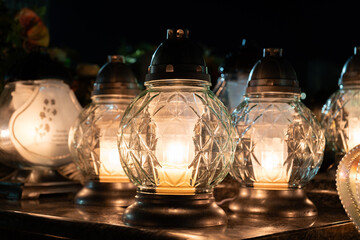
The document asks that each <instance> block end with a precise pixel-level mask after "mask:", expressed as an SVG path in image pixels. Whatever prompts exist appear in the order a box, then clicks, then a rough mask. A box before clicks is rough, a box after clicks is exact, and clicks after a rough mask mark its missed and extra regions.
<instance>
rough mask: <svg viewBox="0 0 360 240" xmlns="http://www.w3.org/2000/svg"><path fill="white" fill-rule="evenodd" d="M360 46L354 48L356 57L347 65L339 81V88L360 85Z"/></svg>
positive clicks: (347, 62) (349, 60) (351, 58)
mask: <svg viewBox="0 0 360 240" xmlns="http://www.w3.org/2000/svg"><path fill="white" fill-rule="evenodd" d="M359 52H360V46H359V47H354V55H353V56H351V57H350V58H349V59H348V60H347V61H346V63H345V65H344V67H343V69H342V72H341V76H340V79H339V86H356V85H360V53H359Z"/></svg>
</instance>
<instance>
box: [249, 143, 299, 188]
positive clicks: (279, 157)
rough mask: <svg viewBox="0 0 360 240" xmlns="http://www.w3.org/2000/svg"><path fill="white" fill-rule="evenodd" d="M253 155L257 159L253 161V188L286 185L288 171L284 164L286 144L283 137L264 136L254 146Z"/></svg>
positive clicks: (284, 186) (288, 176) (282, 186)
mask: <svg viewBox="0 0 360 240" xmlns="http://www.w3.org/2000/svg"><path fill="white" fill-rule="evenodd" d="M255 156H256V159H257V160H258V161H253V166H254V175H255V179H256V181H255V182H254V187H255V188H275V189H276V188H287V187H288V182H289V178H290V172H288V171H287V166H286V165H285V164H284V163H285V161H286V156H287V146H286V143H285V141H284V140H283V139H280V138H264V139H263V140H262V141H261V142H258V144H257V146H256V147H255ZM291 165H292V163H291ZM290 168H291V166H290Z"/></svg>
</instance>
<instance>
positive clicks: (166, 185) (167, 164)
mask: <svg viewBox="0 0 360 240" xmlns="http://www.w3.org/2000/svg"><path fill="white" fill-rule="evenodd" d="M164 145H165V146H164V148H163V159H162V160H163V162H162V167H161V168H157V170H158V178H159V183H158V187H157V189H156V192H157V193H159V194H193V193H194V192H195V188H194V187H193V186H191V184H190V180H191V173H192V168H188V166H187V161H188V154H189V149H188V147H187V145H189V144H188V143H186V142H181V141H169V142H166V143H164Z"/></svg>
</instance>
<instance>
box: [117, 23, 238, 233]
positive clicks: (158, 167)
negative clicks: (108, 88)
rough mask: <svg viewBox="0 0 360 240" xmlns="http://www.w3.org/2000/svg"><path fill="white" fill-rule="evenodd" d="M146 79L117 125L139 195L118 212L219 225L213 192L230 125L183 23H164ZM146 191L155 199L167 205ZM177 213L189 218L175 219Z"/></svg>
mask: <svg viewBox="0 0 360 240" xmlns="http://www.w3.org/2000/svg"><path fill="white" fill-rule="evenodd" d="M145 86H146V87H147V89H146V90H145V91H144V92H142V93H141V94H140V96H139V97H138V98H137V99H135V100H134V101H133V102H132V103H131V104H130V106H129V107H128V109H127V110H126V113H125V115H124V117H123V119H122V121H121V125H120V130H119V150H120V155H121V161H122V164H123V167H124V170H125V172H126V173H127V175H128V176H129V178H130V180H131V181H132V182H133V183H134V184H135V185H136V186H137V187H138V195H137V201H138V202H136V203H135V204H134V205H132V206H130V207H129V208H128V209H127V211H126V212H125V213H124V221H125V223H127V224H131V225H147V226H151V225H156V224H158V225H162V226H174V225H175V226H191V227H195V226H209V225H221V224H224V223H225V222H226V216H225V213H223V212H222V210H220V209H219V208H218V207H217V206H216V204H215V202H214V200H213V198H212V191H213V187H214V186H215V185H216V184H218V183H219V182H220V181H221V180H222V179H223V178H224V177H225V176H226V174H227V173H228V171H229V167H230V165H231V163H232V159H233V150H234V139H233V129H232V126H231V121H230V117H229V115H228V113H227V110H226V108H225V106H224V105H223V104H222V103H221V102H220V101H219V100H218V99H217V98H216V97H215V95H214V94H213V93H212V92H211V91H210V90H209V86H210V82H209V75H208V74H207V69H206V66H205V62H204V60H203V58H202V54H201V51H200V50H199V48H198V46H197V45H195V44H194V43H192V42H191V41H190V40H189V39H188V32H187V31H186V30H185V31H184V30H182V29H178V30H177V31H173V30H168V36H167V39H166V40H165V42H163V43H162V44H161V45H160V46H159V48H158V49H157V50H156V52H155V53H154V55H153V58H152V61H151V65H150V67H149V74H147V77H146V82H145ZM145 198H146V199H148V198H151V200H149V201H152V200H153V199H160V200H159V201H161V202H162V203H163V204H164V205H163V206H162V207H163V208H164V209H166V210H161V209H160V207H159V205H156V206H154V204H150V203H149V202H146V201H145V200H144V199H145ZM199 198H200V199H201V201H202V202H201V201H199V200H200V199H199ZM180 199H183V201H184V204H185V205H186V204H188V202H193V203H195V202H194V201H197V203H199V204H200V203H201V204H200V205H201V206H200V205H199V206H198V207H197V208H203V209H202V211H203V214H201V213H200V212H197V211H194V209H192V210H191V211H190V209H189V206H185V205H181V207H180V208H179V205H176V206H173V205H171V204H172V202H174V201H175V202H177V204H178V202H179V201H181V200H180ZM195 199H197V200H195ZM140 202H141V204H140ZM144 202H145V203H144ZM146 203H148V205H147V204H146ZM169 204H170V205H169ZM190 205H191V204H190ZM169 206H171V207H169ZM157 207H159V208H158V210H159V211H157V210H156V209H157ZM171 208H173V209H178V211H175V210H172V211H171ZM191 208H194V206H193V205H191ZM146 209H148V210H149V211H147V210H146ZM207 209H208V210H209V209H210V210H211V211H207ZM160 211H161V212H160ZM195 212H196V214H199V215H196V216H195V215H194V213H195ZM154 214H155V215H154ZM156 214H158V215H156ZM183 214H185V215H186V216H187V219H189V221H188V222H186V221H185V222H184V221H183V220H181V219H183V217H184V216H182V215H183ZM219 214H220V215H219ZM150 216H151V217H150ZM137 217H138V219H137ZM197 217H198V218H197ZM219 219H220V220H219Z"/></svg>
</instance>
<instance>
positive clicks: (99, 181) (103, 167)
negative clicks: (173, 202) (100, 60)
mask: <svg viewBox="0 0 360 240" xmlns="http://www.w3.org/2000/svg"><path fill="white" fill-rule="evenodd" d="M139 92H140V91H139V89H138V86H137V82H136V79H135V77H134V75H133V74H132V72H131V70H130V68H128V67H127V66H126V65H125V64H124V63H123V57H122V56H117V55H114V56H109V62H108V63H106V64H105V65H104V66H103V67H102V68H101V69H100V72H99V74H98V76H97V79H96V82H95V84H94V91H93V92H92V103H91V104H89V105H88V106H87V107H86V108H85V109H84V111H83V112H82V113H81V114H80V115H79V117H78V118H77V120H76V121H75V123H74V125H73V127H72V128H71V129H70V134H69V148H70V150H71V154H72V156H73V158H74V163H75V164H76V165H77V167H78V169H80V171H81V172H82V174H83V175H84V178H85V182H86V183H85V187H84V188H83V190H81V191H80V192H79V193H78V195H77V196H76V198H75V202H76V203H78V204H109V205H121V206H127V205H128V204H129V203H130V202H132V200H133V195H134V194H135V191H134V186H133V185H132V184H131V183H130V181H129V179H128V177H127V176H126V175H125V173H124V171H123V169H122V166H121V163H120V157H119V151H118V148H117V131H118V128H119V124H120V120H121V118H122V116H123V114H124V111H125V109H126V107H127V106H128V104H129V103H130V101H131V100H132V99H133V98H134V97H135V96H136V95H137V94H138V93H139ZM120 189H122V190H126V191H119V190H120ZM124 192H125V194H124ZM131 196H132V197H131Z"/></svg>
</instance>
